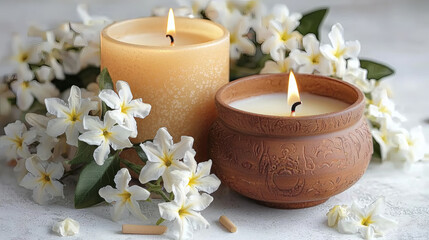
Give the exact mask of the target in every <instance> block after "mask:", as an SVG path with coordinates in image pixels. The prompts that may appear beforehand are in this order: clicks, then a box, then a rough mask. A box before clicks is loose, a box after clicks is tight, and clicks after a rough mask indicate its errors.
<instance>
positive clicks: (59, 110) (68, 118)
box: [45, 86, 98, 147]
mask: <svg viewBox="0 0 429 240" xmlns="http://www.w3.org/2000/svg"><path fill="white" fill-rule="evenodd" d="M45 105H46V109H47V110H48V112H49V113H50V114H53V115H55V116H57V118H55V119H51V120H49V122H48V127H47V133H48V134H49V135H50V136H52V137H58V136H59V135H61V134H63V133H64V132H65V133H66V137H67V144H69V145H72V146H76V147H77V143H78V141H77V140H78V139H77V138H78V136H79V132H80V133H82V132H83V131H84V129H83V118H84V116H86V115H88V113H89V111H91V110H96V109H97V108H98V103H97V102H94V101H90V100H88V99H81V91H80V88H78V87H76V86H72V88H71V91H70V96H69V99H68V104H66V103H65V102H64V101H63V100H61V99H59V98H49V99H46V100H45Z"/></svg>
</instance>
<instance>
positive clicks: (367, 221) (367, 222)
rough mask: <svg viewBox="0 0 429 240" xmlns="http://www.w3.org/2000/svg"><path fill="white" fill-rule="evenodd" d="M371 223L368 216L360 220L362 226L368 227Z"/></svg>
mask: <svg viewBox="0 0 429 240" xmlns="http://www.w3.org/2000/svg"><path fill="white" fill-rule="evenodd" d="M371 223H374V222H373V221H372V220H371V216H368V217H366V218H362V221H361V224H362V225H364V226H367V227H368V226H369V225H370V224H371Z"/></svg>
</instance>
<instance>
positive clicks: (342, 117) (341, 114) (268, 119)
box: [215, 73, 365, 137]
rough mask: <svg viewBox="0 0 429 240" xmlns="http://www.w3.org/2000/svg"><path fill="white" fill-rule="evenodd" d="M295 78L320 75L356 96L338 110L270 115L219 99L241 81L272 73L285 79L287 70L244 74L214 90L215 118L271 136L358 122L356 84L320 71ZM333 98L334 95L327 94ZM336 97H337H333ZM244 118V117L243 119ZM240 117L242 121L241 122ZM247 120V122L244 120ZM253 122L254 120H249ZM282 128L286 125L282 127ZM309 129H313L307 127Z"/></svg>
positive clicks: (360, 106)
mask: <svg viewBox="0 0 429 240" xmlns="http://www.w3.org/2000/svg"><path fill="white" fill-rule="evenodd" d="M294 74H295V75H296V77H297V78H300V76H301V77H311V78H314V79H323V82H336V83H339V84H342V85H344V86H346V87H348V88H350V89H352V90H353V92H355V93H356V95H357V99H356V100H355V101H354V102H353V103H352V104H350V105H349V106H348V107H347V108H345V109H343V110H341V111H338V112H331V113H325V114H318V115H310V116H294V117H291V116H273V115H265V114H259V113H252V112H247V111H243V110H240V109H237V108H234V107H232V106H230V105H229V103H227V102H226V101H225V99H223V97H222V96H223V94H224V93H225V92H226V91H227V90H229V89H231V88H233V87H236V86H237V85H240V84H243V83H245V82H250V81H256V80H260V81H262V79H267V78H269V77H272V76H273V75H277V77H279V76H281V77H284V78H285V79H287V78H288V76H289V73H281V74H260V75H252V76H248V77H243V78H240V79H237V80H234V81H232V82H229V83H228V84H226V85H224V86H222V87H221V88H220V89H219V90H218V91H217V93H216V96H215V102H216V108H217V109H218V112H219V118H220V120H222V122H224V123H225V124H226V125H227V126H229V127H230V128H232V129H237V130H240V131H243V132H247V133H250V134H257V135H259V134H263V135H274V136H282V137H284V136H305V135H315V134H321V133H328V132H334V131H338V130H341V129H344V128H347V127H348V126H351V125H353V124H354V123H356V122H358V121H359V120H360V119H361V118H362V117H363V112H364V107H365V96H364V95H363V93H362V92H361V90H359V89H358V88H357V87H356V86H354V85H352V84H350V83H348V82H345V81H342V80H338V79H334V78H331V77H325V76H321V75H312V74H298V73H294ZM330 97H332V98H335V97H334V96H330ZM336 99H338V98H336ZM231 113H232V115H233V116H232V117H227V116H226V115H227V114H231ZM246 119H247V120H248V121H246ZM243 120H244V122H243ZM245 122H248V123H249V124H245ZM258 122H259V123H264V125H265V126H262V125H259V126H256V127H255V126H252V124H251V123H258ZM253 125H254V124H253ZM274 125H277V127H275V126H274ZM283 128H286V129H283ZM311 129H313V130H311Z"/></svg>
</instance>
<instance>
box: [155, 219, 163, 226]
mask: <svg viewBox="0 0 429 240" xmlns="http://www.w3.org/2000/svg"><path fill="white" fill-rule="evenodd" d="M164 221H165V219H164V218H159V219H158V221H156V225H159V224H161V223H163V222H164Z"/></svg>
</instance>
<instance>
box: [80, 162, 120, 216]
mask: <svg viewBox="0 0 429 240" xmlns="http://www.w3.org/2000/svg"><path fill="white" fill-rule="evenodd" d="M119 169H120V167H119V157H118V155H117V154H115V155H113V156H110V157H109V158H107V159H106V161H105V162H104V164H103V165H102V166H99V165H97V163H95V161H91V162H90V163H89V164H88V165H87V166H86V167H85V168H84V169H83V170H82V172H81V173H80V176H79V181H78V183H77V186H76V191H75V195H74V206H75V208H78V209H80V208H86V207H91V206H93V205H95V204H97V203H100V202H102V201H104V199H103V198H101V197H100V195H99V194H98V190H100V188H102V187H105V186H107V185H111V186H113V185H114V177H115V175H116V173H117V172H118V171H119Z"/></svg>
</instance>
